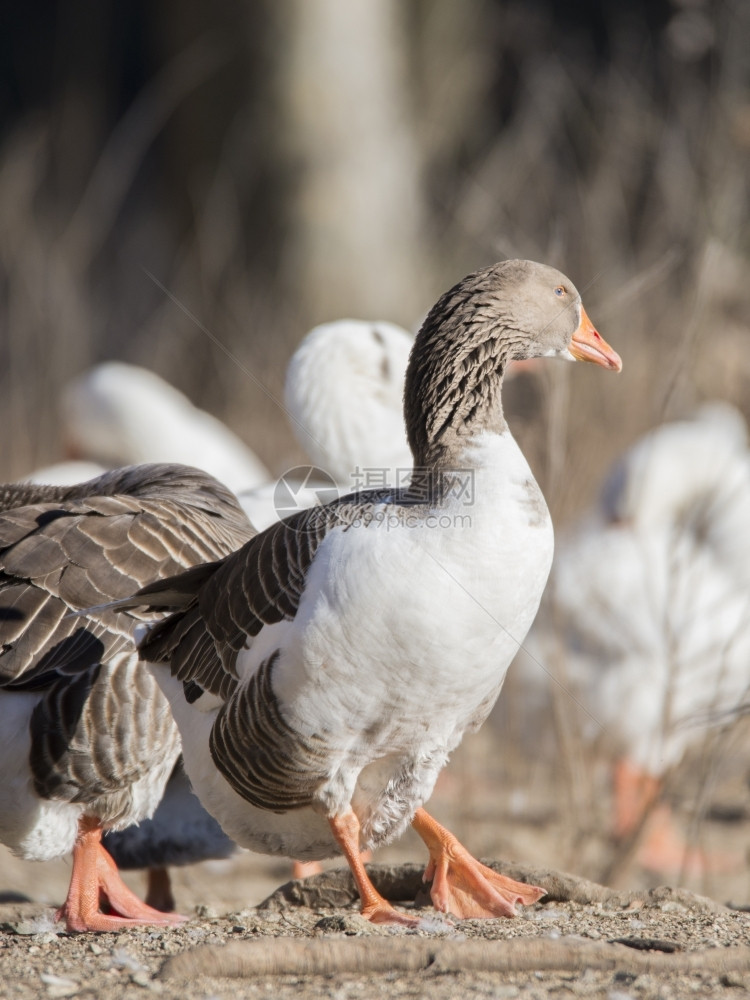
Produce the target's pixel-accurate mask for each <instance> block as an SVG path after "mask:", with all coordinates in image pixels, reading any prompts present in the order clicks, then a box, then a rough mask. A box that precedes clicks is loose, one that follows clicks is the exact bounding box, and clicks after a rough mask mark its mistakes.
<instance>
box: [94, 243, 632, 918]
mask: <svg viewBox="0 0 750 1000" xmlns="http://www.w3.org/2000/svg"><path fill="white" fill-rule="evenodd" d="M547 356H556V357H562V358H565V359H567V360H586V361H592V362H594V363H596V364H598V365H601V366H603V367H605V368H607V369H610V370H613V371H619V370H620V369H621V367H622V363H621V361H620V358H619V356H618V355H617V354H616V353H615V352H614V351H613V350H612V349H611V348H610V347H609V346H608V345H607V344H606V343H605V341H604V340H603V339H602V338H601V337H600V335H599V333H598V332H597V331H596V330H595V328H594V327H593V325H592V323H591V321H590V320H589V319H588V316H587V315H586V313H585V311H584V309H583V306H582V303H581V299H580V295H579V294H578V292H577V291H576V289H575V287H574V285H573V284H572V282H571V281H570V280H569V279H568V278H566V277H565V276H564V275H563V274H561V273H560V272H559V271H557V270H555V269H554V268H551V267H547V266H545V265H542V264H537V263H534V262H530V261H518V260H511V261H504V262H502V263H499V264H495V265H493V266H491V267H487V268H484V269H483V270H480V271H477V272H475V273H473V274H471V275H469V276H467V277H466V278H464V279H463V280H462V281H460V282H459V283H458V284H457V285H455V286H454V287H453V288H452V289H450V290H449V291H448V292H446V293H445V294H444V295H443V296H442V297H441V298H440V299H439V300H438V302H437V303H436V305H435V306H434V307H433V308H432V309H431V311H430V312H429V314H428V316H427V318H426V320H425V322H424V324H423V326H422V328H421V330H420V332H419V334H418V335H417V338H416V341H415V344H414V347H413V349H412V353H411V356H410V360H409V366H408V370H407V377H406V388H405V395H404V414H405V419H406V426H407V433H408V438H409V444H410V447H411V451H412V456H413V465H414V470H413V474H412V478H411V482H410V484H409V486H408V487H405V488H400V489H397V488H387V489H383V490H375V491H364V492H361V493H354V494H351V495H348V496H345V497H343V498H341V499H339V500H336V501H333V502H332V503H330V504H327V505H324V506H318V507H314V508H312V509H310V510H305V511H301V512H300V513H299V514H296V515H294V516H293V517H291V518H288V519H287V520H285V521H281V522H279V523H278V524H276V525H273V526H272V527H270V528H268V529H267V530H266V531H264V532H261V533H260V534H259V535H257V536H256V537H255V538H254V539H253V540H251V541H249V542H248V543H246V544H245V545H244V546H243V547H242V548H241V549H239V550H238V551H237V552H236V553H234V554H233V555H230V556H228V557H226V558H224V559H221V560H218V561H217V562H216V563H214V564H213V565H212V566H210V567H205V568H203V569H202V570H201V571H200V572H195V571H194V572H193V573H189V572H188V573H187V574H182V575H180V576H177V577H175V578H172V579H168V580H165V581H162V582H159V583H156V584H154V585H152V586H150V587H145V588H143V589H142V590H141V591H140V592H138V593H136V594H135V595H133V596H132V597H130V598H128V599H124V600H121V601H118V602H115V604H114V605H111V606H110V610H112V609H113V608H120V609H122V610H128V609H131V610H132V609H135V608H147V609H149V610H152V611H171V612H172V614H170V615H169V616H167V617H165V618H164V619H163V620H162V621H161V622H159V623H157V624H155V625H154V626H153V627H151V628H150V629H148V630H146V631H145V633H144V634H142V635H140V636H139V652H140V655H141V657H142V658H143V659H144V660H146V661H147V662H148V663H149V664H151V669H152V671H153V675H154V677H155V678H156V679H157V682H158V683H159V685H160V687H161V688H162V690H163V691H164V693H165V695H166V696H167V698H168V700H169V703H170V705H171V708H172V712H173V715H174V718H175V720H176V722H177V725H178V727H179V729H180V733H181V736H182V743H183V755H184V761H185V768H186V771H187V773H188V776H189V778H190V780H191V783H192V785H193V787H194V789H195V791H196V793H197V794H198V796H199V797H200V799H201V801H202V802H203V804H204V805H205V806H206V808H207V809H208V810H209V812H210V813H211V814H212V815H214V816H215V817H216V819H217V820H218V821H219V822H220V824H221V826H222V828H223V829H224V830H225V831H226V832H227V834H228V835H229V836H230V837H231V838H232V839H233V840H235V841H236V842H237V843H238V844H240V845H242V846H246V847H249V848H251V849H253V850H256V851H260V852H264V853H270V854H285V855H288V856H291V857H297V858H300V859H303V860H314V859H320V858H324V857H329V856H332V855H334V854H337V853H342V854H343V855H344V857H345V858H346V860H347V862H348V864H349V866H350V868H351V871H352V874H353V876H354V879H355V881H356V884H357V886H358V889H359V893H360V897H361V905H362V913H363V915H364V916H365V917H367V918H368V919H370V920H371V921H374V922H378V923H380V922H382V923H396V924H404V925H407V926H414V925H416V924H418V923H419V921H418V920H416V918H414V917H412V916H410V915H407V914H405V913H403V912H401V911H398V910H397V909H396V908H395V907H393V906H391V904H390V903H388V902H387V901H386V900H385V899H383V898H382V896H380V894H379V893H378V892H377V891H376V889H375V888H374V886H373V884H372V882H371V881H370V879H369V877H368V875H367V872H366V870H365V868H364V865H363V864H362V861H361V857H360V849H361V848H362V847H367V848H372V847H376V846H378V845H380V844H383V843H387V842H389V841H390V840H392V839H393V838H395V837H396V836H398V835H399V834H400V833H402V832H403V831H404V829H405V828H406V827H407V826H408V825H409V824H411V825H412V827H413V828H414V829H415V830H416V832H417V833H418V834H419V836H420V837H421V838H422V840H423V841H424V842H425V844H426V845H427V848H428V852H429V862H428V865H427V869H426V871H425V877H426V879H428V880H431V881H432V887H431V898H432V902H433V904H434V905H435V907H436V908H437V909H438V910H441V911H450V912H451V913H453V914H454V915H456V916H457V917H471V916H477V917H487V916H501V915H502V916H512V915H514V914H515V912H516V910H515V907H516V904H518V903H521V904H526V903H531V902H534V901H535V900H537V899H538V898H540V896H541V895H543V893H544V890H543V889H541V888H539V887H536V886H529V885H525V884H523V883H520V882H515V881H514V880H512V879H509V878H507V877H505V876H503V875H500V874H498V873H495V872H493V871H491V870H490V869H488V868H486V867H485V866H483V865H481V864H480V863H479V862H478V861H476V860H475V859H474V858H473V857H472V856H471V855H470V854H469V852H468V851H467V850H466V848H464V847H463V846H462V845H461V844H460V843H459V842H458V840H457V839H456V838H455V836H453V834H451V833H450V832H449V831H448V830H446V829H445V828H444V827H443V826H442V825H441V824H440V823H438V821H437V820H436V819H434V818H433V817H432V816H431V815H430V814H429V813H427V812H426V811H425V809H424V807H423V803H424V802H425V801H426V800H427V798H428V797H429V795H430V792H431V790H432V787H433V785H434V782H435V780H436V777H437V775H438V773H439V772H440V770H441V769H442V767H443V765H444V764H445V763H446V761H447V759H448V756H449V754H450V753H451V751H452V750H453V749H454V748H455V747H456V746H457V745H458V743H459V742H460V740H461V737H462V736H463V734H464V732H465V731H472V730H474V729H476V728H477V727H478V726H480V725H481V723H482V722H483V721H484V720H485V718H486V717H487V715H488V713H489V711H490V709H491V708H492V705H493V704H494V702H495V700H496V698H497V696H498V694H499V692H500V688H501V686H502V683H503V679H504V676H505V672H506V669H507V666H508V663H509V662H510V660H511V658H512V656H513V654H514V653H515V651H516V649H517V647H518V644H519V643H520V642H521V641H522V640H523V638H524V636H525V634H526V632H527V630H528V628H529V626H530V625H531V622H532V621H533V618H534V616H535V614H536V611H537V608H538V605H539V600H540V598H541V594H542V591H543V589H544V586H545V583H546V579H547V575H548V572H549V567H550V563H551V558H552V544H553V542H552V526H551V521H550V517H549V513H548V511H547V507H546V504H545V502H544V499H543V497H542V495H541V492H540V490H539V488H538V486H537V485H536V483H535V481H534V479H533V476H532V474H531V471H530V469H529V466H528V464H527V463H526V461H525V459H524V458H523V455H522V454H521V452H520V450H519V449H518V447H517V445H516V444H515V441H514V440H513V437H512V435H511V433H510V431H509V429H508V426H507V424H506V422H505V419H504V417H503V411H502V406H501V401H500V392H501V387H502V380H503V373H504V370H505V367H506V365H507V364H508V362H509V361H510V360H511V359H513V358H529V357H547ZM92 613H93V612H92Z"/></svg>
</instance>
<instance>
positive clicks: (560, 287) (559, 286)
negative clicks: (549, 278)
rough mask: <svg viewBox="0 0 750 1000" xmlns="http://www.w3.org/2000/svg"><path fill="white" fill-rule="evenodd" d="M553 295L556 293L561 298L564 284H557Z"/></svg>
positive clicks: (563, 293) (563, 292)
mask: <svg viewBox="0 0 750 1000" xmlns="http://www.w3.org/2000/svg"><path fill="white" fill-rule="evenodd" d="M555 295H557V296H558V297H559V298H562V297H563V295H565V286H564V285H558V286H557V288H556V289H555Z"/></svg>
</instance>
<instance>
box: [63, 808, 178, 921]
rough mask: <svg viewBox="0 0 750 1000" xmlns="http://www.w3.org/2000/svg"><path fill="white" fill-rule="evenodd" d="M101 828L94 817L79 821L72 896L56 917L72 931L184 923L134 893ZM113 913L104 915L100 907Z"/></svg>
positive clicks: (71, 888)
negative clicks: (104, 841) (103, 842)
mask: <svg viewBox="0 0 750 1000" xmlns="http://www.w3.org/2000/svg"><path fill="white" fill-rule="evenodd" d="M101 836H102V828H101V824H100V823H99V822H98V821H97V820H95V819H93V818H92V817H88V816H84V817H82V818H81V820H80V821H79V826H78V839H77V841H76V844H75V847H74V848H73V871H72V872H71V876H70V886H69V888H68V896H67V898H66V900H65V902H64V903H63V905H62V906H61V907H60V909H59V910H58V911H57V913H56V914H55V919H56V920H64V921H65V926H66V929H67V930H68V931H73V932H77V933H83V932H85V931H120V930H123V929H124V928H127V927H132V926H134V925H139V924H156V925H158V926H171V925H174V924H180V923H184V921H185V920H187V917H183V916H181V915H180V914H179V913H162V912H160V911H159V910H155V909H153V908H152V907H150V906H147V905H146V903H143V902H141V900H140V899H139V898H138V897H137V896H136V895H135V893H134V892H132V891H131V890H130V889H129V888H128V887H127V886H126V885H125V883H124V882H123V881H122V879H121V878H120V873H119V872H118V870H117V865H116V864H115V862H114V860H113V859H112V857H111V856H110V855H109V854H108V853H107V851H105V849H104V848H103V847H102V845H101ZM102 901H103V902H105V903H107V904H109V906H110V907H111V909H112V910H113V912H112V913H103V912H102V911H101V909H100V903H101V902H102Z"/></svg>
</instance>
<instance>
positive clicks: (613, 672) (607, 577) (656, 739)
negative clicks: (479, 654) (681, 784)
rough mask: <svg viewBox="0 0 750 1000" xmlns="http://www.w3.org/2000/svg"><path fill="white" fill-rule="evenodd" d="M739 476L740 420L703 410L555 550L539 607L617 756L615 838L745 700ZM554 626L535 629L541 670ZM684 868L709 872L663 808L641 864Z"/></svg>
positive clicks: (745, 490) (663, 430) (748, 531)
mask: <svg viewBox="0 0 750 1000" xmlns="http://www.w3.org/2000/svg"><path fill="white" fill-rule="evenodd" d="M749 473H750V465H749V464H748V456H747V452H746V449H745V427H744V421H743V420H742V418H741V416H740V415H739V413H737V411H736V410H733V409H732V408H729V407H726V406H724V407H723V408H721V409H720V408H718V407H717V406H712V407H711V408H704V409H703V410H701V411H699V413H698V414H697V415H696V418H695V419H693V420H684V421H678V422H675V423H671V424H664V425H662V426H661V427H658V428H656V429H655V430H653V431H651V432H649V433H648V434H646V435H645V436H644V437H643V438H641V440H640V441H638V442H636V444H635V445H634V446H633V447H632V448H631V449H630V450H629V451H628V452H627V453H626V454H625V455H624V456H623V458H622V459H621V460H620V461H619V462H618V463H617V465H616V467H615V469H614V470H613V472H612V474H611V475H610V477H609V478H608V480H607V483H606V484H605V487H604V490H603V497H602V504H601V512H602V517H601V519H600V520H597V519H594V520H593V523H588V524H586V525H585V526H583V527H581V528H580V529H579V530H578V531H576V532H574V533H573V534H572V535H571V536H570V537H569V538H567V539H565V540H563V542H562V543H561V545H560V546H559V547H558V553H557V556H556V559H555V566H554V569H553V574H552V583H551V586H550V602H549V603H550V604H551V605H552V606H556V607H557V608H558V609H559V610H560V611H561V614H560V616H559V619H560V620H562V621H563V622H565V629H564V634H563V636H562V639H563V642H564V650H565V658H566V675H567V679H568V680H569V681H571V682H572V683H573V685H574V686H575V689H576V693H577V697H578V698H579V699H581V700H582V701H583V703H584V704H585V705H586V707H587V708H588V709H589V710H590V711H591V713H592V714H593V715H594V717H595V718H596V719H597V720H598V722H599V723H600V724H601V725H603V726H604V727H605V730H606V732H607V735H608V738H609V740H610V742H611V743H612V744H613V745H614V747H615V749H616V750H617V751H618V752H619V754H620V760H619V762H618V764H617V767H616V771H615V820H614V832H615V835H616V836H618V837H626V836H629V835H630V834H631V833H632V832H633V831H634V830H635V829H637V828H638V826H639V825H640V822H641V818H642V815H643V813H644V810H645V809H646V808H647V807H648V806H650V805H652V803H653V801H654V799H655V798H656V797H657V796H658V794H659V791H660V788H661V783H662V780H663V778H664V776H665V775H666V774H667V773H668V771H669V770H671V768H673V767H674V766H675V765H676V764H678V763H679V762H680V760H681V759H682V757H683V755H684V753H685V751H686V750H687V749H688V747H690V746H692V745H694V744H696V743H698V742H700V741H701V740H702V739H703V738H704V736H705V723H706V720H707V719H709V718H710V717H712V716H713V717H715V718H717V719H720V718H723V717H725V713H726V712H727V711H728V710H730V709H732V708H734V707H735V706H736V705H737V704H738V703H739V702H740V700H741V698H742V696H743V695H744V694H745V693H746V692H747V690H748V686H750V668H749V667H748V664H749V663H750V614H749V612H750V594H749V593H748V590H747V588H746V586H738V583H739V582H741V580H739V579H738V576H737V575H736V574H735V562H739V564H740V565H742V563H741V560H735V558H734V554H733V553H731V551H730V549H731V546H730V545H728V544H727V542H728V540H729V539H730V538H731V539H732V540H733V544H734V546H735V548H736V549H737V550H739V551H742V549H743V546H747V545H750V477H749V476H748V474H749ZM743 521H744V523H742V522H743ZM557 621H558V616H557V615H554V614H553V615H551V616H550V619H549V622H548V623H545V619H544V618H542V617H541V616H540V620H539V621H538V623H537V626H535V630H534V633H535V635H534V640H533V641H534V642H535V643H536V648H537V652H538V653H539V656H540V658H541V659H542V661H543V662H544V661H545V660H546V658H547V656H548V654H551V652H552V648H553V647H554V645H555V644H556V643H559V642H560V639H559V638H557V637H556V636H555V635H554V634H553V630H554V627H555V625H556V624H557ZM545 647H546V648H545ZM686 859H687V861H688V862H689V863H690V864H691V865H693V864H694V865H696V866H698V865H701V864H704V863H707V861H706V859H701V856H700V855H696V854H691V855H688V854H686V847H685V843H684V840H683V839H682V838H681V837H680V835H679V834H678V833H677V830H676V828H675V827H674V825H673V823H672V820H671V818H670V816H669V814H668V811H667V810H666V807H660V808H659V810H658V811H657V814H656V816H655V818H654V820H653V821H652V824H651V828H650V831H649V832H648V834H647V836H646V838H645V840H644V841H643V843H642V846H641V849H640V852H639V861H640V862H641V864H643V865H644V866H645V867H648V868H653V869H656V870H661V871H665V870H679V869H680V868H681V866H682V864H683V863H684V862H685V860H686Z"/></svg>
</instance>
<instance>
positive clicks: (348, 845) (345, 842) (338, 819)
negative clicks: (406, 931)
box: [328, 809, 421, 927]
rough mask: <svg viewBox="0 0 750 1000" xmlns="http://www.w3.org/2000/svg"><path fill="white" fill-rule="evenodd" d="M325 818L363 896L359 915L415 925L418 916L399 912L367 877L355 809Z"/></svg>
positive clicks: (410, 925) (383, 921)
mask: <svg viewBox="0 0 750 1000" xmlns="http://www.w3.org/2000/svg"><path fill="white" fill-rule="evenodd" d="M328 822H329V823H330V824H331V830H332V831H333V835H334V837H335V838H336V842H337V843H338V845H339V847H340V848H341V850H342V851H343V852H344V857H345V858H346V860H347V861H348V862H349V867H350V868H351V870H352V875H353V876H354V881H355V882H356V883H357V889H358V890H359V896H360V899H361V900H362V916H363V917H367V919H368V920H371V921H372V922H373V923H374V924H402V925H403V926H405V927H418V926H419V924H420V923H421V921H420V918H419V917H407V915H406V914H405V913H399V911H398V910H397V909H395V908H394V907H393V906H391V904H390V903H389V902H388V900H387V899H384V898H383V897H382V896H381V895H380V893H379V892H378V890H377V889H376V888H375V886H374V885H373V884H372V882H371V881H370V877H369V876H368V874H367V872H366V871H365V866H364V864H363V862H362V855H361V854H360V853H359V820H358V819H357V817H356V815H355V814H354V811H353V810H352V809H349V810H348V811H347V812H345V813H341V815H339V816H329V817H328Z"/></svg>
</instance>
